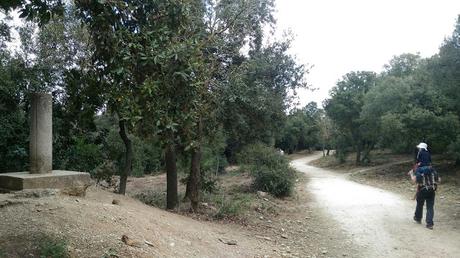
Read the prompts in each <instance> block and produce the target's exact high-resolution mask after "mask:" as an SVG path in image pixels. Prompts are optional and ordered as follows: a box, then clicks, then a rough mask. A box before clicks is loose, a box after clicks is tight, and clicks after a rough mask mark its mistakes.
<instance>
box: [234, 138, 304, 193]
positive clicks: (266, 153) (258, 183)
mask: <svg viewBox="0 0 460 258" xmlns="http://www.w3.org/2000/svg"><path fill="white" fill-rule="evenodd" d="M238 161H239V162H240V163H241V164H243V165H244V166H245V167H246V169H248V170H249V171H250V172H251V175H252V176H253V177H254V182H253V187H254V189H255V190H259V191H264V192H268V193H270V194H272V195H274V196H276V197H283V196H288V195H290V194H291V192H292V190H293V188H294V184H295V178H296V174H295V171H294V170H293V169H292V168H291V167H290V166H289V161H288V159H287V158H286V157H284V156H283V155H281V154H280V153H279V152H278V151H276V150H275V149H273V148H270V147H267V146H265V145H263V144H253V145H249V146H247V147H246V148H245V149H243V151H242V152H241V153H240V154H239V156H238Z"/></svg>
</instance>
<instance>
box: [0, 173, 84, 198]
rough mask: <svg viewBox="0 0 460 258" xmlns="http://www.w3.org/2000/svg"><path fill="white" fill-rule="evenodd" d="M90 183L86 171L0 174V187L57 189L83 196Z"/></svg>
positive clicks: (11, 189)
mask: <svg viewBox="0 0 460 258" xmlns="http://www.w3.org/2000/svg"><path fill="white" fill-rule="evenodd" d="M90 185H91V178H90V175H89V174H88V173H82V172H74V171H65V170H53V171H52V173H48V174H29V172H16V173H3V174H0V189H3V190H9V191H21V190H26V189H42V188H48V189H49V188H50V189H59V190H62V192H64V193H66V194H69V195H77V196H83V195H85V192H86V188H88V186H90Z"/></svg>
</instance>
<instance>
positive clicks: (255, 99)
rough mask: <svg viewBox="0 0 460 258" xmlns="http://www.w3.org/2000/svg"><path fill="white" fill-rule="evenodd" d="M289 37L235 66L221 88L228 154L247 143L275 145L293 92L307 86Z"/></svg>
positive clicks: (220, 111)
mask: <svg viewBox="0 0 460 258" xmlns="http://www.w3.org/2000/svg"><path fill="white" fill-rule="evenodd" d="M289 46H290V41H289V40H288V41H285V42H276V43H273V44H271V45H269V46H267V47H266V48H262V49H261V50H260V51H258V52H257V53H254V54H253V55H252V56H251V57H250V58H249V59H248V60H245V61H243V62H242V64H241V65H239V66H237V67H236V68H234V69H232V70H231V71H230V73H229V75H228V83H225V84H223V85H222V86H221V87H220V88H219V90H220V92H219V103H221V106H220V109H219V120H220V121H221V123H222V124H223V126H224V129H225V131H226V132H228V148H227V157H228V158H229V159H230V161H231V162H234V154H235V153H236V152H238V151H240V150H241V148H242V147H244V146H245V145H248V144H251V143H254V142H264V143H266V144H268V145H272V146H273V145H274V144H275V139H276V138H278V133H279V132H280V131H281V130H282V127H283V123H284V121H285V119H286V113H285V110H287V109H288V108H289V105H290V104H291V103H292V96H291V95H289V93H290V92H292V91H295V90H296V89H298V88H301V87H306V84H305V82H304V78H303V76H304V74H305V73H306V72H307V71H306V70H305V68H304V67H303V66H300V65H297V64H296V63H295V60H294V58H293V57H292V56H291V55H289V54H288V53H287V51H288V49H289Z"/></svg>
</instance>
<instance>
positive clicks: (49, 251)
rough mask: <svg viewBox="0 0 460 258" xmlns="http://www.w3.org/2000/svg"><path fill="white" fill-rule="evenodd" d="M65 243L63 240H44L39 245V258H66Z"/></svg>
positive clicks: (67, 255)
mask: <svg viewBox="0 0 460 258" xmlns="http://www.w3.org/2000/svg"><path fill="white" fill-rule="evenodd" d="M67 257H69V254H68V252H67V243H66V242H65V241H63V240H58V239H51V238H46V239H44V240H41V243H40V258H67Z"/></svg>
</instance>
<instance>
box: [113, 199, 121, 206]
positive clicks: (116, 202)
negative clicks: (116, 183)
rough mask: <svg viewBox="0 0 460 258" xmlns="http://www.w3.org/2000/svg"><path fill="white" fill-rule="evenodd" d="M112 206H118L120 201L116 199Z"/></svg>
mask: <svg viewBox="0 0 460 258" xmlns="http://www.w3.org/2000/svg"><path fill="white" fill-rule="evenodd" d="M112 204H113V205H119V204H120V200H118V199H113V201H112Z"/></svg>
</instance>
